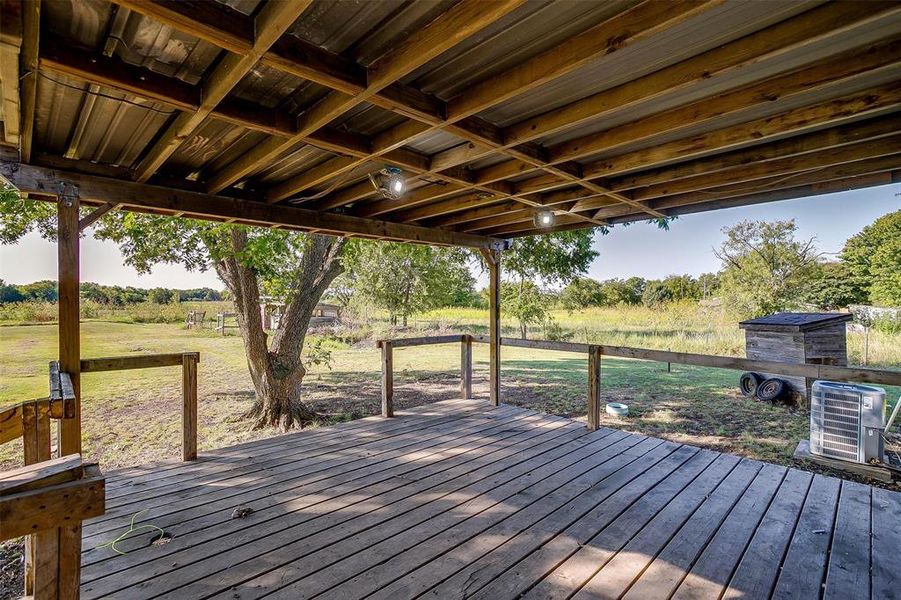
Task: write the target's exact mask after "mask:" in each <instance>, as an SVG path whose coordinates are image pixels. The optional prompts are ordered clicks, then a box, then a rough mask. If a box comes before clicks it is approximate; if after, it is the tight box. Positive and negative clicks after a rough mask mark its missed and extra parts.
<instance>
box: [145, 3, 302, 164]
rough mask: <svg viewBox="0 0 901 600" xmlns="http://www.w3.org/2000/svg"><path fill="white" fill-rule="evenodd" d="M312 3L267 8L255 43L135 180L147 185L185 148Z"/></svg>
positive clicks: (205, 92)
mask: <svg viewBox="0 0 901 600" xmlns="http://www.w3.org/2000/svg"><path fill="white" fill-rule="evenodd" d="M311 3H312V0H292V1H291V2H268V3H266V4H264V5H263V7H262V8H261V9H260V12H259V13H258V14H257V15H256V17H255V19H254V33H255V35H254V42H253V44H252V45H251V47H250V48H248V49H247V50H245V51H243V52H241V53H237V54H236V53H229V54H226V56H224V57H223V58H222V59H221V60H220V61H219V63H218V64H217V65H216V67H215V68H214V69H213V71H212V73H209V74H208V75H206V76H205V77H204V78H203V81H202V83H201V95H200V106H199V107H198V108H197V109H195V110H190V111H186V112H183V113H181V114H180V115H178V117H176V119H175V121H173V122H172V123H171V124H170V125H169V126H168V127H167V128H166V130H165V131H164V132H163V133H162V134H161V135H160V136H159V137H157V139H156V142H155V143H154V144H153V146H152V147H151V148H150V150H149V151H148V152H147V154H145V155H144V158H143V159H142V160H141V162H140V164H139V165H138V167H137V169H136V173H135V178H136V179H137V180H138V181H147V179H149V178H150V176H151V175H153V174H154V173H156V171H157V169H159V168H160V166H162V164H163V163H164V162H165V161H166V159H167V158H169V157H170V156H171V155H172V154H173V153H174V152H175V151H176V150H177V149H178V147H179V146H181V144H182V143H183V142H184V141H185V140H187V139H188V137H189V136H191V134H193V133H194V131H195V130H196V129H197V128H198V127H200V125H201V123H203V122H204V120H206V118H207V117H208V116H210V114H211V113H212V112H213V109H214V108H216V106H217V105H218V104H219V103H220V102H222V101H223V100H224V99H225V97H226V96H227V95H228V94H229V92H231V91H232V89H233V88H234V87H235V86H236V85H237V84H238V83H239V82H240V81H241V80H242V79H243V78H244V76H245V75H247V73H249V72H250V70H251V69H253V68H254V67H255V66H256V64H257V63H258V62H259V61H260V58H261V57H262V56H263V54H265V53H266V52H267V51H268V50H269V48H270V46H272V45H273V44H274V43H275V42H276V41H277V40H278V39H279V38H280V37H282V35H283V34H284V33H285V32H286V31H287V30H288V28H289V27H290V26H291V25H292V24H293V23H294V22H295V21H296V20H297V19H298V18H299V17H300V15H301V13H302V12H304V11H305V10H306V9H307V7H308V6H309V5H310V4H311Z"/></svg>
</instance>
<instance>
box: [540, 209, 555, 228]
mask: <svg viewBox="0 0 901 600" xmlns="http://www.w3.org/2000/svg"><path fill="white" fill-rule="evenodd" d="M554 219H555V216H554V213H553V212H552V211H549V210H542V211H539V212H537V213H535V227H551V226H552V225H553V224H554Z"/></svg>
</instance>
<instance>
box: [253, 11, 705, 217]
mask: <svg viewBox="0 0 901 600" xmlns="http://www.w3.org/2000/svg"><path fill="white" fill-rule="evenodd" d="M719 3H720V1H719V0H703V1H702V0H698V1H695V0H692V1H691V2H684V3H661V2H653V1H649V2H644V3H641V4H639V5H638V6H636V7H633V8H631V9H629V10H626V11H624V12H622V13H619V14H616V15H614V16H613V17H611V18H610V19H607V20H605V21H604V22H602V23H600V24H599V25H597V26H595V27H593V28H591V29H590V30H589V31H587V32H584V33H582V34H580V35H578V36H575V37H574V38H571V39H570V40H567V41H566V42H564V43H562V44H560V45H559V46H557V47H555V48H553V49H551V50H548V51H546V52H544V53H542V54H540V55H538V56H536V57H534V58H533V59H531V60H529V61H526V62H525V63H523V64H522V65H519V66H517V67H514V68H513V69H511V70H509V71H507V72H506V73H503V74H500V75H498V76H495V77H492V78H491V79H490V80H489V81H487V82H485V83H483V84H480V85H479V86H476V88H475V89H474V90H472V92H471V93H467V94H464V95H462V96H461V97H459V98H458V99H457V100H455V102H460V103H465V102H469V103H470V105H469V106H468V107H467V108H463V107H462V104H461V105H460V107H461V110H459V111H457V113H456V114H453V116H451V117H450V118H448V119H435V118H434V117H432V118H428V117H426V118H424V119H423V118H422V117H421V116H419V115H414V118H420V119H421V120H422V121H423V122H422V123H413V122H405V123H402V124H400V125H398V126H396V127H394V128H392V129H390V130H388V131H386V132H383V133H382V134H380V135H378V136H376V138H375V139H374V140H373V155H375V156H378V155H381V154H382V153H384V152H387V151H390V150H392V149H395V148H398V147H400V146H401V145H403V144H405V143H407V142H409V141H410V140H412V139H413V138H415V137H417V136H419V135H422V134H423V133H426V132H428V131H431V130H434V129H445V130H446V131H447V132H448V133H451V134H453V135H457V136H460V137H462V138H463V139H466V140H469V142H468V143H467V144H464V145H463V146H461V147H459V148H462V152H461V151H460V150H459V149H457V150H454V153H455V154H454V156H453V158H450V157H449V156H448V155H447V154H443V153H442V154H440V155H437V156H436V157H433V160H432V162H431V164H430V166H429V172H430V173H436V172H438V171H441V170H443V169H446V168H448V167H451V166H453V165H454V164H460V162H465V161H466V160H468V158H467V154H470V153H473V152H475V153H481V154H482V155H484V154H486V153H490V152H493V151H500V152H501V153H502V154H507V155H509V156H511V157H513V158H514V160H515V161H525V164H529V165H532V166H533V167H534V168H538V169H543V170H546V171H547V172H548V173H550V174H551V176H552V177H562V178H563V180H564V181H572V182H575V183H577V184H579V185H583V186H585V187H586V188H588V189H591V190H593V191H595V192H603V193H608V194H610V195H611V196H612V197H614V198H615V199H617V200H619V201H621V202H626V203H630V200H629V198H628V197H627V196H623V195H620V194H617V193H616V192H612V191H610V190H606V189H603V188H602V187H601V186H599V185H598V184H596V183H591V182H586V181H584V180H583V179H582V177H581V174H580V171H579V167H578V165H576V164H572V165H563V164H561V165H559V166H549V165H547V164H546V162H547V160H546V157H545V156H544V154H543V152H542V151H541V150H540V149H537V151H533V150H531V147H530V146H528V145H520V146H518V147H516V148H510V147H505V144H504V139H503V136H502V133H501V132H500V130H498V129H497V128H496V127H493V126H490V124H488V123H485V122H479V123H478V124H476V123H474V122H473V120H474V119H475V118H474V117H472V115H473V114H474V113H475V112H478V111H479V110H484V109H485V108H488V107H490V106H493V105H496V104H497V103H499V102H501V101H503V100H504V99H505V98H508V97H512V96H514V95H518V94H522V93H525V92H528V91H529V90H531V89H533V88H534V87H536V86H539V85H542V84H544V83H546V82H547V81H550V80H552V79H554V78H557V77H561V76H563V75H565V74H567V73H569V72H571V71H573V70H574V69H577V68H578V67H580V66H582V65H584V64H585V63H586V62H588V61H590V60H593V59H595V58H597V57H598V56H601V55H603V54H607V53H610V52H613V51H615V50H618V49H621V48H622V47H624V46H626V45H628V44H631V43H634V42H636V41H639V40H640V39H642V38H644V37H645V36H647V35H650V34H652V33H654V32H656V31H659V30H660V29H662V28H665V27H669V26H672V25H674V24H676V23H678V22H681V21H683V20H685V19H688V18H690V17H692V16H694V15H695V14H697V12H700V11H701V10H708V9H710V8H712V7H714V6H716V5H718V4H719ZM499 86H501V88H502V90H503V93H502V94H499V93H498V87H499ZM467 99H469V100H467ZM445 112H446V113H450V112H451V108H450V107H448V108H447V109H446V110H445ZM493 130H496V131H494V133H492V134H490V135H488V136H487V137H485V135H484V134H485V132H486V131H493ZM485 144H487V145H485ZM450 161H458V162H454V163H451V162H450ZM359 164H361V163H360V161H352V162H347V163H346V164H341V165H340V166H339V168H337V169H336V170H335V171H334V172H333V173H332V176H337V175H339V174H341V173H343V172H345V171H347V170H350V169H353V168H355V167H356V166H358V165H359ZM309 185H311V182H310V181H309V179H308V178H305V177H304V176H303V175H300V176H298V177H295V178H292V179H290V180H288V181H285V182H282V183H280V184H278V185H276V186H274V187H273V188H272V189H271V190H270V192H269V194H268V197H269V198H270V200H271V201H279V200H282V199H285V198H287V197H289V196H290V195H291V194H294V193H297V192H298V191H301V190H303V189H306V186H309ZM633 206H635V207H636V208H639V209H641V205H640V204H633ZM658 216H659V215H658ZM580 218H583V219H584V217H580Z"/></svg>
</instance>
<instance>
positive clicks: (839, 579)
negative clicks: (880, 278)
mask: <svg viewBox="0 0 901 600" xmlns="http://www.w3.org/2000/svg"><path fill="white" fill-rule="evenodd" d="M398 415H399V416H398V417H397V418H395V419H390V420H385V419H380V418H375V419H364V420H360V421H356V422H353V423H347V424H343V425H337V426H334V427H330V428H327V429H323V430H316V431H310V432H301V433H298V434H291V435H287V436H282V437H279V438H273V439H269V440H263V441H260V442H251V443H247V444H241V445H240V446H236V447H232V448H227V449H223V450H220V451H215V452H211V453H206V454H202V455H201V457H200V460H199V461H198V462H196V463H172V462H165V463H158V464H157V465H151V466H144V467H135V468H130V469H127V470H124V471H120V472H117V473H114V474H112V476H111V481H112V482H113V483H114V485H113V487H112V489H113V492H112V493H111V495H110V497H109V498H108V514H107V515H106V516H104V517H102V518H99V519H96V520H94V521H92V522H89V523H87V524H86V527H85V537H84V539H85V544H84V554H83V558H84V565H85V566H84V569H83V572H82V596H83V597H84V598H86V599H89V598H102V597H115V598H141V599H144V598H148V599H149V598H172V599H184V598H213V597H216V598H229V599H232V600H234V599H246V598H259V597H263V596H265V597H267V598H292V599H293V598H312V597H317V598H362V597H373V598H383V599H389V598H390V599H392V600H393V599H402V598H415V597H430V598H485V599H488V598H490V599H497V598H516V597H519V596H521V595H524V596H525V597H529V598H561V597H569V596H570V595H574V596H576V597H579V598H618V597H626V598H634V599H646V598H668V597H675V598H716V597H720V596H723V597H732V596H735V597H739V596H740V597H749V598H750V597H761V598H763V597H777V598H805V597H810V596H811V595H813V596H814V597H816V596H817V595H818V594H819V592H820V590H821V589H822V590H824V592H825V595H826V597H850V596H847V593H849V591H852V590H853V592H854V597H867V596H869V597H871V598H873V599H875V598H880V599H882V598H893V597H898V595H899V594H901V585H899V579H898V574H897V571H896V569H895V565H894V562H893V561H894V560H895V558H896V557H897V556H898V555H899V553H901V534H899V528H898V527H897V523H898V520H899V517H901V494H898V493H896V492H889V491H885V490H880V489H871V488H869V487H867V486H862V485H860V484H853V483H849V482H842V481H840V480H837V479H833V478H828V477H823V476H819V475H817V476H812V475H810V474H809V473H805V472H802V471H798V470H795V469H786V468H784V467H778V466H775V465H767V464H762V463H759V462H756V461H752V460H747V459H740V458H738V457H735V456H731V455H726V454H720V453H717V452H713V451H710V450H699V449H697V448H693V447H691V446H686V445H681V444H676V443H672V442H665V441H662V440H658V439H654V438H647V437H644V436H640V435H634V434H628V433H624V432H621V431H615V430H610V429H600V430H598V431H596V432H593V433H589V432H588V431H587V430H586V429H585V427H584V426H583V425H582V424H580V423H576V422H574V421H570V420H568V419H563V418H559V417H553V416H547V415H541V414H538V413H534V412H531V411H527V410H523V409H519V408H514V407H511V406H504V405H502V406H501V407H498V408H494V407H492V406H490V405H489V404H488V403H487V402H479V401H475V400H453V401H447V402H439V403H436V404H434V405H431V406H426V407H419V408H416V409H412V410H409V411H405V412H403V413H398ZM238 506H242V507H250V508H252V509H253V512H252V513H251V514H249V515H248V516H247V517H245V518H243V519H233V518H232V511H233V509H234V508H236V507H238ZM145 507H146V508H149V510H148V511H147V512H146V513H143V514H142V515H141V516H140V517H139V522H140V523H153V524H155V525H158V526H161V527H163V528H164V529H165V530H166V531H167V533H168V534H170V535H171V536H172V538H171V540H170V541H169V542H168V543H166V544H163V545H152V544H151V543H150V541H151V539H152V535H151V534H150V533H142V534H140V535H137V536H135V537H134V538H133V539H129V540H126V541H124V542H123V543H122V544H121V548H123V549H126V550H128V553H127V554H125V555H117V554H115V553H114V552H112V551H111V550H110V549H109V548H105V547H104V548H98V546H99V545H100V544H101V543H102V542H105V541H107V540H109V539H112V538H113V537H115V536H116V535H118V534H119V533H121V532H122V531H124V530H125V529H126V528H127V526H128V523H129V521H130V519H131V517H132V515H133V514H134V513H136V512H137V511H139V510H142V509H144V508H145ZM871 531H872V536H871ZM871 554H872V557H871Z"/></svg>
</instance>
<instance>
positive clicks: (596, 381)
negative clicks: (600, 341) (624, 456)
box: [588, 346, 601, 431]
mask: <svg viewBox="0 0 901 600" xmlns="http://www.w3.org/2000/svg"><path fill="white" fill-rule="evenodd" d="M600 424H601V347H600V346H589V347H588V431H597V429H598V427H600Z"/></svg>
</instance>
